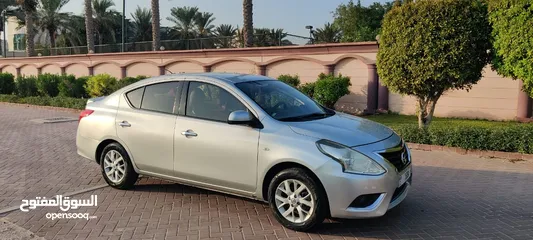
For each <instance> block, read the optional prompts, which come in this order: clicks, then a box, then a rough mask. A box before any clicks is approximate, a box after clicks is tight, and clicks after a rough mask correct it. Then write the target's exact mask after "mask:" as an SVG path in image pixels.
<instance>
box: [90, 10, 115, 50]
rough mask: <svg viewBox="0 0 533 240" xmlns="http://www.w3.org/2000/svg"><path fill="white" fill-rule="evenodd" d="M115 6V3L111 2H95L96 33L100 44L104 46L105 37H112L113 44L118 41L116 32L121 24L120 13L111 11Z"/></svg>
mask: <svg viewBox="0 0 533 240" xmlns="http://www.w3.org/2000/svg"><path fill="white" fill-rule="evenodd" d="M114 6H115V3H113V1H111V0H93V18H94V25H95V31H96V34H97V35H98V44H104V43H105V42H109V41H105V40H106V39H104V37H105V36H110V37H111V42H113V43H114V42H115V41H116V37H115V34H116V31H115V29H118V28H119V26H120V24H119V21H117V20H120V18H121V17H120V13H119V12H117V11H115V10H114V9H110V8H112V7H114Z"/></svg>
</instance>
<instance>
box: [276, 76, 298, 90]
mask: <svg viewBox="0 0 533 240" xmlns="http://www.w3.org/2000/svg"><path fill="white" fill-rule="evenodd" d="M278 80H280V81H282V82H284V83H286V84H289V85H291V86H293V87H298V85H300V77H299V76H298V75H294V76H293V75H288V74H282V75H279V77H278Z"/></svg>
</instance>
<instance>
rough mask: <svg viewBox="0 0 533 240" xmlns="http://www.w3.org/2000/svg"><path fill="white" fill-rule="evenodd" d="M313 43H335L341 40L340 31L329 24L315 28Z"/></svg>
mask: <svg viewBox="0 0 533 240" xmlns="http://www.w3.org/2000/svg"><path fill="white" fill-rule="evenodd" d="M313 37H314V42H315V43H337V42H339V41H340V38H341V31H340V29H339V28H338V27H337V26H336V25H333V24H331V23H326V24H324V27H322V28H317V29H316V30H315V31H314V33H313Z"/></svg>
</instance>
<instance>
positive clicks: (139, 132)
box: [115, 81, 183, 176]
mask: <svg viewBox="0 0 533 240" xmlns="http://www.w3.org/2000/svg"><path fill="white" fill-rule="evenodd" d="M182 84H183V83H182V82H179V81H168V82H159V83H155V84H150V85H146V86H144V87H140V88H137V89H134V90H131V91H129V92H127V93H125V94H123V97H122V98H121V101H120V103H119V110H118V112H117V116H116V118H115V119H116V124H117V135H118V137H119V138H120V139H121V140H122V141H123V142H124V143H125V144H126V147H127V149H128V151H129V152H130V154H131V155H132V156H130V157H131V158H132V159H133V162H134V164H135V165H136V166H137V167H138V168H139V169H140V170H142V171H146V172H150V173H155V174H162V175H168V176H170V175H172V174H173V167H174V165H173V161H174V128H175V126H176V116H177V112H178V108H179V99H180V94H181V89H182Z"/></svg>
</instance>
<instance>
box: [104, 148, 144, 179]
mask: <svg viewBox="0 0 533 240" xmlns="http://www.w3.org/2000/svg"><path fill="white" fill-rule="evenodd" d="M100 159H101V160H100V166H101V167H102V175H103V176H104V179H105V181H106V182H107V184H109V186H111V187H114V188H118V189H130V188H132V187H133V185H134V184H135V182H137V178H138V177H139V174H137V172H135V169H133V166H132V164H131V161H130V158H129V156H128V153H127V152H126V150H125V149H124V148H123V147H122V146H121V145H120V144H118V143H111V144H109V145H107V146H106V147H105V148H104V151H102V155H101V157H100Z"/></svg>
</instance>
